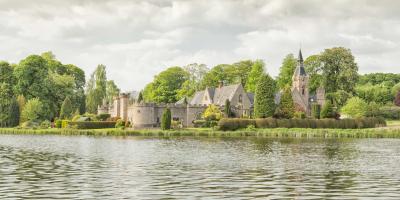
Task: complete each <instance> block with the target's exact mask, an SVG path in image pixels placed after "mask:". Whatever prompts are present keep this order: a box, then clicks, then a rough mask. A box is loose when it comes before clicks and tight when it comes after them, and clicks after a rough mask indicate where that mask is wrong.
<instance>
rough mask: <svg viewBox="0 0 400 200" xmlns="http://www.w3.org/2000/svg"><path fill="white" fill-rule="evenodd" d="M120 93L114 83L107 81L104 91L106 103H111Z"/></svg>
mask: <svg viewBox="0 0 400 200" xmlns="http://www.w3.org/2000/svg"><path fill="white" fill-rule="evenodd" d="M119 93H120V89H119V88H118V87H117V85H115V83H114V81H112V80H110V81H107V90H106V100H107V103H112V102H113V98H114V97H115V96H118V95H119Z"/></svg>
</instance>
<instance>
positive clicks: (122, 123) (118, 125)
mask: <svg viewBox="0 0 400 200" xmlns="http://www.w3.org/2000/svg"><path fill="white" fill-rule="evenodd" d="M115 128H125V121H124V120H122V119H119V120H117V122H116V123H115Z"/></svg>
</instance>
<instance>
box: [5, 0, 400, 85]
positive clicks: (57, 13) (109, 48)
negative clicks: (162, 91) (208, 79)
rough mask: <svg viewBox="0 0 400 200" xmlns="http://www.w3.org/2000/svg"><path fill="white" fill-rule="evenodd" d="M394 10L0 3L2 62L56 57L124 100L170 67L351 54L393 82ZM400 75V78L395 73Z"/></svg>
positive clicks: (106, 0) (386, 0)
mask: <svg viewBox="0 0 400 200" xmlns="http://www.w3.org/2000/svg"><path fill="white" fill-rule="evenodd" d="M399 7H400V1H396V0H383V1H373V0H354V1H351V2H349V1H342V0H336V1H324V2H322V1H319V0H308V1H304V0H220V1H196V0H165V1H164V0H150V1H149V0H147V1H146V0H135V1H128V0H113V1H111V0H65V1H53V0H37V1H24V0H0V44H1V45H0V52H1V53H0V60H8V61H11V62H17V61H19V60H20V59H22V58H24V57H25V56H27V55H29V54H39V53H41V52H43V51H48V50H51V51H53V52H54V53H55V54H56V56H57V57H58V59H60V60H61V61H62V62H64V63H73V64H76V65H78V66H80V67H82V68H83V69H85V71H86V74H87V75H89V74H90V73H91V72H92V71H93V70H94V68H95V67H96V65H97V64H105V65H107V71H108V77H109V78H110V79H114V80H115V81H116V83H117V84H118V85H119V86H120V87H121V88H122V89H123V90H133V89H136V90H139V89H141V88H143V87H144V85H145V84H146V83H148V82H149V81H151V80H152V78H153V76H154V75H156V74H157V73H158V72H160V71H162V70H164V69H166V68H167V67H168V66H175V65H186V64H189V63H193V62H197V63H205V64H207V65H208V66H209V67H212V66H213V65H216V64H219V63H233V62H236V61H239V60H241V59H264V60H265V61H266V63H267V68H268V72H269V73H271V74H272V75H277V73H278V71H279V66H280V64H281V61H282V59H283V57H284V56H285V55H286V54H288V53H297V51H298V48H299V46H300V44H301V46H302V48H303V52H304V54H305V56H307V55H311V54H315V53H319V52H321V51H323V50H324V49H325V48H330V47H333V46H344V47H347V48H350V49H352V51H353V53H354V56H355V57H356V60H357V62H358V64H359V67H360V72H361V73H366V72H396V73H399V72H400V68H398V67H397V62H396V58H398V57H400V49H399V44H400V38H399V37H398V35H400V28H399V27H400V13H399V12H398V8H399ZM395 67H397V68H395Z"/></svg>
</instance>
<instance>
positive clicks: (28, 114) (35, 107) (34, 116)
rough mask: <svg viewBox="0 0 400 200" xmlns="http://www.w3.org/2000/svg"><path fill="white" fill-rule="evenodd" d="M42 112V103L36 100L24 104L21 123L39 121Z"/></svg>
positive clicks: (42, 114)
mask: <svg viewBox="0 0 400 200" xmlns="http://www.w3.org/2000/svg"><path fill="white" fill-rule="evenodd" d="M43 112H44V111H43V104H42V102H41V101H40V100H39V99H38V98H33V99H30V100H29V101H28V102H27V103H26V104H25V106H24V110H23V111H22V113H21V117H22V118H23V121H35V120H39V119H41V118H42V117H43V116H44V115H45V114H44V113H43Z"/></svg>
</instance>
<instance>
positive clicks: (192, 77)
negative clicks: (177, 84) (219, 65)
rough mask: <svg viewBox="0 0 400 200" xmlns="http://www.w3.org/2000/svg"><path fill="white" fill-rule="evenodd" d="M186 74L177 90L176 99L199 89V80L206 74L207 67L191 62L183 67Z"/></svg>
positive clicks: (187, 95) (188, 95)
mask: <svg viewBox="0 0 400 200" xmlns="http://www.w3.org/2000/svg"><path fill="white" fill-rule="evenodd" d="M183 70H185V71H186V72H187V74H188V78H187V80H186V81H185V82H184V83H183V84H182V87H181V88H180V89H179V90H178V92H177V93H178V94H177V95H178V99H182V98H184V97H190V96H192V95H193V94H194V93H195V92H196V91H198V90H200V89H201V85H200V84H201V81H202V80H203V78H204V76H205V75H206V74H207V72H208V71H209V69H208V68H207V66H206V65H205V64H197V63H192V64H189V65H186V66H184V67H183Z"/></svg>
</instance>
